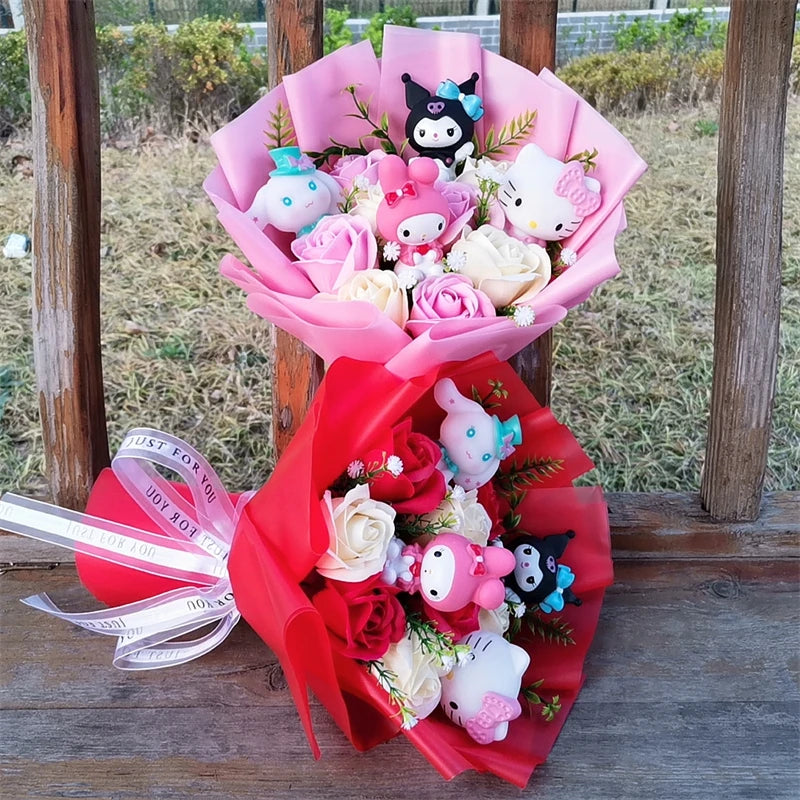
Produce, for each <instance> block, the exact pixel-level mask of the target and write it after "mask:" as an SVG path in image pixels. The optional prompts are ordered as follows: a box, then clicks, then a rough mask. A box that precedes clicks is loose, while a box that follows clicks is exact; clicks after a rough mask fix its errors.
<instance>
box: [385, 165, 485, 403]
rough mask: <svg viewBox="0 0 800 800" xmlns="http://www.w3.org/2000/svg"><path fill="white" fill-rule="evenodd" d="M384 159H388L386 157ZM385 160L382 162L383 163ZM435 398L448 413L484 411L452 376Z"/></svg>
mask: <svg viewBox="0 0 800 800" xmlns="http://www.w3.org/2000/svg"><path fill="white" fill-rule="evenodd" d="M383 161H386V159H385V158H384V159H383ZM383 161H381V162H380V163H381V164H383ZM433 399H434V400H435V401H436V405H437V406H439V408H441V409H444V410H445V411H447V412H448V414H449V413H452V412H455V411H459V412H464V411H474V410H475V407H476V406H477V408H479V409H480V410H481V411H483V409H482V408H481V406H479V405H478V404H477V403H476V402H474V401H472V400H468V399H467V398H466V397H464V395H462V394H461V392H459V391H458V389H456V385H455V383H453V381H452V379H451V378H442V379H441V380H440V381H436V385H435V386H434V387H433Z"/></svg>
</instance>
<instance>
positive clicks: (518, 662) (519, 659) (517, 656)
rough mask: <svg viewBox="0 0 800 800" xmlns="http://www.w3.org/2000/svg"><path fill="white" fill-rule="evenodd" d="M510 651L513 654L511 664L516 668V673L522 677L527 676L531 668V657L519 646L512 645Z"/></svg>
mask: <svg viewBox="0 0 800 800" xmlns="http://www.w3.org/2000/svg"><path fill="white" fill-rule="evenodd" d="M508 649H509V651H510V653H511V663H512V664H513V666H514V672H515V674H517V675H519V676H520V677H522V676H523V675H524V674H525V670H526V669H528V667H529V666H530V663H531V657H530V656H529V655H528V654H527V652H526V651H525V650H523V649H522V648H521V647H518V646H517V645H511V647H509V648H508Z"/></svg>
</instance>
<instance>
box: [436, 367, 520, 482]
mask: <svg viewBox="0 0 800 800" xmlns="http://www.w3.org/2000/svg"><path fill="white" fill-rule="evenodd" d="M433 396H434V399H435V400H436V404H437V405H438V406H439V408H441V409H443V410H444V411H446V412H447V416H446V417H445V418H444V420H443V422H442V425H441V427H440V429H439V443H440V445H441V448H442V461H441V462H440V464H439V469H441V471H442V472H443V473H444V476H445V480H447V481H450V480H452V481H453V482H454V483H456V484H458V485H459V486H461V487H462V488H463V489H465V490H467V491H469V490H470V489H479V488H480V487H481V486H483V485H484V484H485V483H488V482H489V481H490V480H491V479H492V477H493V476H494V474H495V472H497V469H498V467H499V466H500V461H501V460H502V459H504V458H508V457H509V456H510V455H511V454H512V453H513V452H514V446H515V445H519V444H521V443H522V430H521V428H520V424H519V417H518V416H517V415H516V414H515V415H514V416H513V417H511V418H510V419H507V420H506V421H505V422H501V421H500V419H499V418H498V417H496V416H494V415H490V414H487V413H486V411H485V410H484V408H483V406H481V405H480V403H476V402H475V401H474V400H470V399H469V398H467V397H464V395H462V394H461V393H460V392H459V391H458V389H456V385H455V383H453V381H452V380H450V378H443V379H442V380H440V381H438V382H437V383H436V386H435V387H434V390H433Z"/></svg>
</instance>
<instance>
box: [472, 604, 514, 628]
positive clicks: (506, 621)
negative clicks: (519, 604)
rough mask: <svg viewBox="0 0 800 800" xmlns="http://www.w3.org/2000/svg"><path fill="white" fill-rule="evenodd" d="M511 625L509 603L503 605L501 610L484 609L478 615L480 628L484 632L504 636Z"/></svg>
mask: <svg viewBox="0 0 800 800" xmlns="http://www.w3.org/2000/svg"><path fill="white" fill-rule="evenodd" d="M510 624H511V614H510V612H509V610H508V603H502V604H501V605H500V607H499V608H494V609H488V608H482V609H481V610H480V612H479V613H478V627H479V628H480V629H481V630H482V631H488V632H489V633H496V634H497V635H498V636H502V635H503V634H504V633H505V632H506V631H507V630H508V626H509V625H510Z"/></svg>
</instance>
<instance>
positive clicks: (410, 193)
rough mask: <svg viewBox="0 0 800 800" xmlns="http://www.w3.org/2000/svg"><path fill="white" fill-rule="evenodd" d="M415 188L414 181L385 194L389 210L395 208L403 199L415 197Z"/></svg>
mask: <svg viewBox="0 0 800 800" xmlns="http://www.w3.org/2000/svg"><path fill="white" fill-rule="evenodd" d="M416 196H417V187H416V185H415V183H414V181H406V182H405V183H404V184H403V185H402V186H401V187H400V188H399V189H396V190H395V191H393V192H386V205H388V206H389V208H393V207H394V206H396V205H397V204H398V203H399V202H400V200H401V199H402V198H403V197H416Z"/></svg>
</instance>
